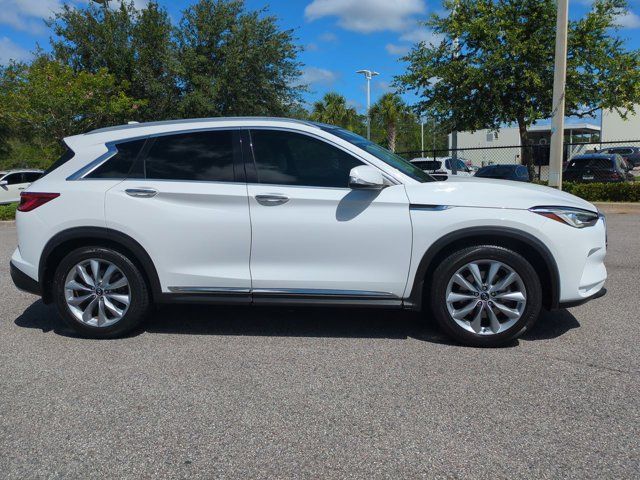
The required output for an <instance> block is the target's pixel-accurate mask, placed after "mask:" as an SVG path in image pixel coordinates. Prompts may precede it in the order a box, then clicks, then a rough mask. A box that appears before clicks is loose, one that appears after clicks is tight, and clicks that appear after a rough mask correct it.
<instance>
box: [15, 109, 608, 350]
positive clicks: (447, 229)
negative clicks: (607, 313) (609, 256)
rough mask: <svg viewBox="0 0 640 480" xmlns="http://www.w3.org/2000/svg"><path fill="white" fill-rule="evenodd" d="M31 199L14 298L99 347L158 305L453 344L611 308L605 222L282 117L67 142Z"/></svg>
mask: <svg viewBox="0 0 640 480" xmlns="http://www.w3.org/2000/svg"><path fill="white" fill-rule="evenodd" d="M65 143H66V145H67V146H68V151H67V153H65V154H64V155H63V157H62V158H61V159H60V160H58V161H57V162H56V163H55V164H54V165H53V166H52V167H51V168H50V169H49V172H48V173H47V174H46V175H45V176H44V177H43V178H41V179H40V180H38V181H37V182H36V183H34V184H33V185H31V186H30V187H29V188H28V189H27V190H26V191H25V192H23V194H22V201H21V204H20V206H19V211H18V214H17V229H18V240H19V247H18V249H17V250H16V251H15V253H14V254H13V257H12V260H11V272H12V276H13V279H14V282H15V284H16V285H17V286H18V287H19V288H21V289H23V290H27V291H30V292H33V293H37V294H39V295H41V296H42V297H43V299H44V301H45V302H55V303H56V305H57V307H58V309H59V311H60V314H61V315H62V317H63V318H64V319H65V320H66V321H67V322H68V323H69V324H70V325H71V326H72V327H73V328H75V329H76V330H77V331H78V332H80V333H81V334H83V335H86V336H90V337H113V336H116V335H121V334H123V333H125V332H127V331H128V330H131V329H132V328H134V327H135V326H136V325H138V324H139V323H140V322H141V321H142V319H143V318H144V316H145V314H146V313H147V312H148V310H149V306H150V305H151V303H152V302H155V303H167V302H186V303H224V304H229V303H242V304H249V303H252V304H256V305H265V304H268V305H273V304H278V305H318V306H319V305H335V306H358V307H385V308H405V309H414V310H420V309H424V310H428V311H430V312H432V314H433V316H434V317H435V318H436V319H437V321H438V323H439V324H440V326H441V327H442V328H443V329H444V331H445V332H447V333H448V334H449V335H451V336H452V337H454V338H455V339H457V340H458V341H460V342H462V343H465V344H469V345H478V346H490V345H499V344H503V343H505V342H508V341H510V340H512V339H513V338H515V337H517V336H518V335H520V334H522V333H523V332H524V331H525V330H527V329H528V328H530V327H531V325H532V324H533V323H534V322H535V320H536V318H537V317H538V314H539V312H540V309H541V308H542V307H545V308H557V307H562V306H568V305H573V304H578V303H582V302H584V301H586V300H589V299H591V298H595V297H598V296H601V295H603V294H604V292H605V290H604V288H603V285H604V282H605V279H606V270H605V266H604V263H603V261H604V257H605V251H606V240H605V238H606V233H605V231H606V228H605V222H604V218H603V217H602V216H601V215H599V213H598V211H597V209H596V208H595V207H594V206H593V205H591V204H590V203H587V202H585V201H583V200H581V199H579V198H577V197H574V196H572V195H568V194H566V193H562V192H559V191H556V190H554V189H551V188H546V187H541V186H537V185H526V184H521V183H515V182H507V181H499V180H487V179H475V178H460V177H451V178H449V179H448V180H446V181H443V182H438V181H433V179H432V177H430V176H429V175H428V174H426V173H424V172H423V171H422V170H420V169H419V168H417V167H415V166H413V165H412V164H411V163H409V162H406V161H404V160H403V159H401V158H400V157H397V156H395V155H394V154H392V153H390V152H389V151H387V150H385V149H383V148H381V147H379V146H378V145H376V144H374V143H371V142H369V141H367V140H365V139H364V138H362V137H360V136H358V135H355V134H353V133H351V132H349V131H346V130H342V129H340V128H337V127H333V126H330V125H321V124H315V123H311V122H304V121H296V120H288V119H276V118H228V119H222V118H221V119H202V120H181V121H170V122H156V123H146V124H135V125H125V126H119V127H113V128H105V129H100V130H95V131H92V132H89V133H87V134H84V135H78V136H73V137H69V138H66V139H65Z"/></svg>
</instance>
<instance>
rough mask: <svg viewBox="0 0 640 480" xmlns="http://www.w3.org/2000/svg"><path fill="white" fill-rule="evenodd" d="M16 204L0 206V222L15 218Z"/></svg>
mask: <svg viewBox="0 0 640 480" xmlns="http://www.w3.org/2000/svg"><path fill="white" fill-rule="evenodd" d="M16 208H18V204H17V203H10V204H9V205H0V220H13V219H14V218H16Z"/></svg>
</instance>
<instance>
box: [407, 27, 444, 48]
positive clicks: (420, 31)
mask: <svg viewBox="0 0 640 480" xmlns="http://www.w3.org/2000/svg"><path fill="white" fill-rule="evenodd" d="M400 40H404V41H405V42H411V43H420V42H426V43H430V44H432V45H436V44H438V43H440V42H441V41H442V35H440V34H438V33H434V32H432V31H431V30H428V29H426V28H415V29H413V30H409V31H407V32H405V33H403V34H402V35H400Z"/></svg>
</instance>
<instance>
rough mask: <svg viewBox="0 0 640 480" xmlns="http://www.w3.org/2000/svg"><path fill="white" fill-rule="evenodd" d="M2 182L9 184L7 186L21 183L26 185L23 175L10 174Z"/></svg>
mask: <svg viewBox="0 0 640 480" xmlns="http://www.w3.org/2000/svg"><path fill="white" fill-rule="evenodd" d="M2 180H4V181H5V182H7V185H19V184H20V183H25V182H24V179H23V178H22V174H21V173H10V174H9V175H7V176H5V177H4V178H3V179H2Z"/></svg>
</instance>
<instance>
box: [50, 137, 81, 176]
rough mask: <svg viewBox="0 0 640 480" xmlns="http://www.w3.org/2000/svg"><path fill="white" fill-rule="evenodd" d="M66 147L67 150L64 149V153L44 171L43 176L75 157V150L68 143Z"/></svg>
mask: <svg viewBox="0 0 640 480" xmlns="http://www.w3.org/2000/svg"><path fill="white" fill-rule="evenodd" d="M65 147H66V150H65V151H64V153H63V154H62V155H60V158H58V159H57V160H56V161H55V162H53V163H52V164H51V166H50V167H49V168H47V169H46V170H45V171H44V173H43V174H42V176H44V175H48V174H49V173H51V172H53V171H54V170H55V169H56V168H58V167H61V166H62V165H64V164H65V163H67V162H68V161H69V160H71V159H72V158H73V156H74V155H75V153H74V151H73V150H71V149H70V148H69V147H67V146H66V145H65Z"/></svg>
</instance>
